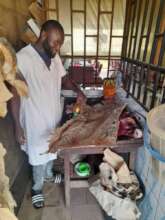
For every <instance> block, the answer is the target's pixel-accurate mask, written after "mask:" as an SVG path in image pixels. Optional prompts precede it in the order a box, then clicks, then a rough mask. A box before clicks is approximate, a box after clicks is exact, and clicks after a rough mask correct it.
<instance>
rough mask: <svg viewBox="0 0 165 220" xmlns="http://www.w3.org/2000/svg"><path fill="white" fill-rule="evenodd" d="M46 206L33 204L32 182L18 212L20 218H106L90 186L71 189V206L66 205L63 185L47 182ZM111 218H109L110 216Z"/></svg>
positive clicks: (94, 219) (45, 188)
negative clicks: (37, 208) (38, 207)
mask: <svg viewBox="0 0 165 220" xmlns="http://www.w3.org/2000/svg"><path fill="white" fill-rule="evenodd" d="M44 195H45V207H44V208H43V209H39V210H36V209H34V208H33V207H32V205H31V197H30V184H29V187H28V189H27V192H26V194H25V197H24V201H23V203H22V206H21V208H20V211H19V213H18V219H19V220H105V216H104V214H103V212H102V210H101V208H100V207H99V205H98V203H97V201H96V200H95V198H94V197H93V196H92V195H91V193H90V192H89V190H88V188H75V189H72V190H71V208H70V209H66V208H65V205H64V190H63V186H60V185H55V184H51V183H47V184H45V187H44ZM108 219H109V218H108Z"/></svg>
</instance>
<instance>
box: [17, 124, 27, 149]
mask: <svg viewBox="0 0 165 220" xmlns="http://www.w3.org/2000/svg"><path fill="white" fill-rule="evenodd" d="M15 136H16V140H17V142H18V143H19V144H20V145H23V144H25V143H26V138H25V135H24V131H23V129H22V128H21V126H16V127H15Z"/></svg>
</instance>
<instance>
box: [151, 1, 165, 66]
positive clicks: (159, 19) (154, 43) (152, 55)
mask: <svg viewBox="0 0 165 220" xmlns="http://www.w3.org/2000/svg"><path fill="white" fill-rule="evenodd" d="M164 7H165V1H164V0H160V6H159V11H158V17H157V22H156V27H155V34H154V41H153V46H152V50H151V56H150V63H154V57H155V53H156V48H157V36H158V34H159V28H160V23H161V19H162V16H164V15H163V8H164Z"/></svg>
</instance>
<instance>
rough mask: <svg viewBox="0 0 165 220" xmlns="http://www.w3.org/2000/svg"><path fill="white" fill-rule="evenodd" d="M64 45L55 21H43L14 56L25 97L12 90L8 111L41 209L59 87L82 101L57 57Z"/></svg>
mask: <svg viewBox="0 0 165 220" xmlns="http://www.w3.org/2000/svg"><path fill="white" fill-rule="evenodd" d="M63 42H64V30H63V27H62V26H61V24H60V23H59V22H58V21H55V20H49V21H46V22H45V23H44V24H43V25H42V28H41V33H40V36H39V39H38V40H37V42H36V44H34V45H28V46H26V47H24V48H23V49H21V50H20V51H19V52H18V53H17V62H18V69H19V70H20V72H21V73H22V75H21V74H19V75H18V77H19V78H21V79H22V78H24V79H25V81H26V83H27V85H28V89H29V97H28V98H21V100H20V99H19V97H18V95H17V94H16V91H15V90H14V89H13V92H14V98H13V99H12V101H11V109H12V114H13V118H14V122H15V132H16V138H17V141H18V142H19V143H20V144H21V147H22V149H23V150H24V151H25V152H26V153H27V154H28V158H29V163H30V164H31V165H32V170H33V186H32V203H33V206H34V207H35V208H41V207H43V206H44V197H43V194H42V187H43V183H44V180H45V179H47V180H50V179H51V180H52V179H53V173H52V166H53V160H54V159H56V157H57V155H56V154H50V153H49V154H45V152H46V151H47V150H48V145H49V140H50V136H51V134H52V132H53V131H54V129H55V128H56V127H57V125H58V123H59V122H60V119H61V112H62V111H61V105H60V92H61V84H63V85H66V84H67V86H69V87H70V88H71V87H72V89H73V90H74V91H76V92H77V94H78V99H79V101H80V100H83V99H84V95H83V93H82V92H81V90H80V89H79V88H78V87H77V86H76V85H75V84H74V83H73V82H71V81H70V80H69V78H68V77H64V76H65V70H64V67H63V65H62V62H61V59H60V57H59V55H58V53H59V51H60V48H61V46H62V44H63Z"/></svg>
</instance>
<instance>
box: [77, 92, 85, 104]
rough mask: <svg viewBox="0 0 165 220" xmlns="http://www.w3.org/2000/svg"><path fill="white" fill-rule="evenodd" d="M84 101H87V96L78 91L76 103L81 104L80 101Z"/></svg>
mask: <svg viewBox="0 0 165 220" xmlns="http://www.w3.org/2000/svg"><path fill="white" fill-rule="evenodd" d="M86 101H87V98H86V96H85V95H84V93H83V92H81V91H79V92H78V93H77V103H79V104H82V103H86Z"/></svg>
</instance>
